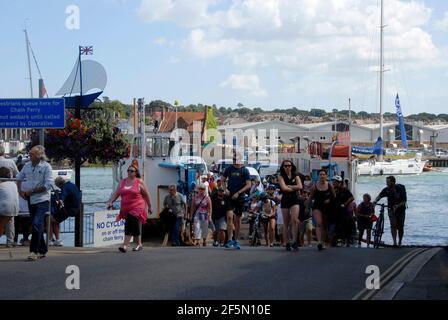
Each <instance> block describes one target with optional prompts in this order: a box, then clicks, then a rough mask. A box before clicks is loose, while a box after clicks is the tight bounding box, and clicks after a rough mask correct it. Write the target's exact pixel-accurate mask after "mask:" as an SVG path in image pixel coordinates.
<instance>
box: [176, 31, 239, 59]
mask: <svg viewBox="0 0 448 320" xmlns="http://www.w3.org/2000/svg"><path fill="white" fill-rule="evenodd" d="M239 46H240V43H239V42H238V41H236V40H234V39H212V40H208V39H207V35H206V34H205V32H204V31H203V30H201V29H194V30H192V31H191V32H190V35H189V36H188V39H187V40H185V41H184V47H185V48H186V49H187V50H188V51H189V52H190V53H191V54H193V55H195V56H197V57H199V58H212V57H218V56H223V55H227V54H231V53H233V52H235V50H236V49H238V47H239Z"/></svg>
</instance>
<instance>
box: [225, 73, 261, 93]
mask: <svg viewBox="0 0 448 320" xmlns="http://www.w3.org/2000/svg"><path fill="white" fill-rule="evenodd" d="M220 86H221V87H222V88H231V89H232V90H236V91H241V92H243V93H247V94H249V95H252V96H255V97H262V98H264V97H267V96H268V93H267V92H266V91H265V90H264V89H262V88H261V86H260V78H259V77H258V75H256V74H232V75H230V76H229V77H228V78H227V80H226V81H224V82H222V83H221V85H220Z"/></svg>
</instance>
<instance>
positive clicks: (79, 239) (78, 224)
mask: <svg viewBox="0 0 448 320" xmlns="http://www.w3.org/2000/svg"><path fill="white" fill-rule="evenodd" d="M79 78H80V94H79V98H78V103H77V104H76V108H75V119H79V120H81V103H82V68H81V46H80V47H79ZM75 185H76V187H77V188H78V190H79V191H80V192H81V204H82V191H81V158H80V156H79V154H77V155H76V157H75ZM81 206H82V205H81ZM83 218H84V214H83V212H82V210H81V211H80V213H79V215H77V216H76V217H75V247H82V246H83V240H84V237H83Z"/></svg>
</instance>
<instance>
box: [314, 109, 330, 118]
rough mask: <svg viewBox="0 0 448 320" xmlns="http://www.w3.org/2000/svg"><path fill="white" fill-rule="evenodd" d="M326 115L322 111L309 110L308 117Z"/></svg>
mask: <svg viewBox="0 0 448 320" xmlns="http://www.w3.org/2000/svg"><path fill="white" fill-rule="evenodd" d="M326 115H327V112H326V111H325V110H322V109H311V110H310V116H313V117H324V116H326Z"/></svg>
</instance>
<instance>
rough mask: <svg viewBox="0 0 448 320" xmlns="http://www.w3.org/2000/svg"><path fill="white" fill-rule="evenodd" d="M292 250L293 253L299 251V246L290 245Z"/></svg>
mask: <svg viewBox="0 0 448 320" xmlns="http://www.w3.org/2000/svg"><path fill="white" fill-rule="evenodd" d="M292 249H293V250H294V251H299V246H298V245H297V243H295V242H294V243H293V244H292Z"/></svg>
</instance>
